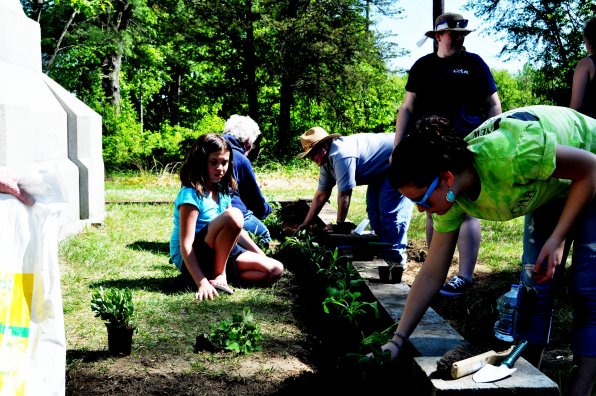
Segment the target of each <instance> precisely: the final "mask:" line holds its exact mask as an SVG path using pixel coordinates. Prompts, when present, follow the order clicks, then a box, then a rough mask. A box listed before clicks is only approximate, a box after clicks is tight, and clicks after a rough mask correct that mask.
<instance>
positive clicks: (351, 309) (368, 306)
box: [323, 278, 379, 328]
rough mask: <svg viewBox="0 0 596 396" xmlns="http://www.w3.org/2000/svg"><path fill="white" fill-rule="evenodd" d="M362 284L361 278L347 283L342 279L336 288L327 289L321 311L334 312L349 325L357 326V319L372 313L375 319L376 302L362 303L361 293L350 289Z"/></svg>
mask: <svg viewBox="0 0 596 396" xmlns="http://www.w3.org/2000/svg"><path fill="white" fill-rule="evenodd" d="M362 282H364V280H363V279H362V278H359V279H352V280H350V281H349V282H348V281H346V280H344V279H342V280H340V281H338V283H337V286H336V287H328V288H327V297H326V298H325V300H324V301H323V311H324V312H325V313H327V314H330V313H332V310H333V311H335V312H336V314H337V316H338V317H341V318H345V319H346V320H347V321H348V323H350V324H351V325H354V326H356V327H357V328H358V327H359V326H358V318H359V317H361V316H363V315H366V314H367V313H369V311H372V313H373V314H374V316H375V318H378V317H379V307H378V302H377V301H374V302H368V301H362V299H361V296H362V293H360V292H359V291H353V290H352V288H354V287H356V286H358V285H359V284H360V283H362Z"/></svg>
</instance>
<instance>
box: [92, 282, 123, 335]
mask: <svg viewBox="0 0 596 396" xmlns="http://www.w3.org/2000/svg"><path fill="white" fill-rule="evenodd" d="M91 310H92V311H93V312H94V313H95V317H98V318H101V320H103V321H105V323H106V326H108V327H111V328H122V327H132V326H133V324H132V317H133V314H134V303H133V301H132V292H131V291H130V289H128V288H126V289H116V288H107V289H104V288H103V287H102V286H100V287H99V288H97V289H95V290H94V292H93V295H92V297H91Z"/></svg>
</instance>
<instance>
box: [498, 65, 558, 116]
mask: <svg viewBox="0 0 596 396" xmlns="http://www.w3.org/2000/svg"><path fill="white" fill-rule="evenodd" d="M492 73H493V76H494V78H495V82H496V84H497V89H498V93H499V98H500V99H501V108H502V109H503V111H507V110H511V109H516V108H519V107H524V106H530V105H536V104H549V102H548V100H547V99H546V98H544V97H540V96H538V95H537V94H536V93H535V89H534V84H533V77H532V76H533V75H534V74H533V72H532V70H531V69H530V68H529V67H525V68H524V70H522V71H521V72H518V73H517V74H516V75H515V76H513V75H511V74H510V73H509V72H508V71H507V70H493V71H492Z"/></svg>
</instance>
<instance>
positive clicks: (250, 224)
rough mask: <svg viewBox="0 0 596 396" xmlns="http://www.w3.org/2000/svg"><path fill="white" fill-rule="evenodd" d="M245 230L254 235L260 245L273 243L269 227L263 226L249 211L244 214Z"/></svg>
mask: <svg viewBox="0 0 596 396" xmlns="http://www.w3.org/2000/svg"><path fill="white" fill-rule="evenodd" d="M244 229H245V230H246V231H248V232H250V233H252V234H254V235H256V240H257V241H260V243H258V244H259V245H261V244H264V245H269V242H271V235H270V234H269V230H268V229H267V226H266V225H265V224H263V222H262V221H261V220H259V219H258V218H257V217H256V216H255V215H254V214H252V212H251V211H250V210H249V211H247V212H246V213H245V214H244Z"/></svg>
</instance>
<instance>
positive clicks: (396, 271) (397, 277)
mask: <svg viewBox="0 0 596 396" xmlns="http://www.w3.org/2000/svg"><path fill="white" fill-rule="evenodd" d="M403 273H404V267H402V266H401V265H398V266H395V267H393V268H391V282H393V283H401V276H402V275H403Z"/></svg>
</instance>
